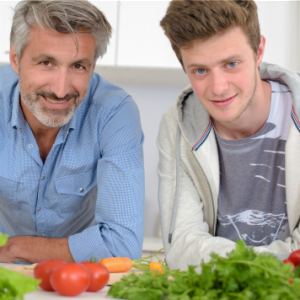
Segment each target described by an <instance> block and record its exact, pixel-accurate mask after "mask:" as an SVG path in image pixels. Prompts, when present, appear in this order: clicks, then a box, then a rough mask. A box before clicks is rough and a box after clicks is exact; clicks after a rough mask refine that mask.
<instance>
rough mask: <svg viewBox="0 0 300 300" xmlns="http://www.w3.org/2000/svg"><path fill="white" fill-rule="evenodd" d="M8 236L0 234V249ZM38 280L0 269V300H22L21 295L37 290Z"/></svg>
mask: <svg viewBox="0 0 300 300" xmlns="http://www.w3.org/2000/svg"><path fill="white" fill-rule="evenodd" d="M7 239H8V234H5V235H4V234H2V233H1V232H0V247H3V246H5V245H6V243H7ZM39 283H40V280H37V279H34V278H30V277H27V276H25V275H22V274H20V273H17V272H15V271H11V270H9V269H5V268H2V267H0V300H23V295H24V294H26V293H30V292H33V291H36V290H38V286H39Z"/></svg>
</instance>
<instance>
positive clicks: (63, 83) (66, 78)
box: [51, 68, 72, 98]
mask: <svg viewBox="0 0 300 300" xmlns="http://www.w3.org/2000/svg"><path fill="white" fill-rule="evenodd" d="M51 81H52V82H51V92H53V93H54V94H55V95H56V96H57V97H58V98H63V97H64V96H66V95H67V94H70V93H72V85H71V74H69V73H68V70H67V69H65V68H61V69H59V70H57V71H56V72H55V73H54V74H53V77H52V80H51Z"/></svg>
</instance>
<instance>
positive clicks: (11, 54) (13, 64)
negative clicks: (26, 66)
mask: <svg viewBox="0 0 300 300" xmlns="http://www.w3.org/2000/svg"><path fill="white" fill-rule="evenodd" d="M9 60H10V65H11V67H12V69H13V70H14V71H15V72H16V73H17V74H19V61H18V57H17V53H16V51H15V48H14V47H13V46H12V45H10V51H9Z"/></svg>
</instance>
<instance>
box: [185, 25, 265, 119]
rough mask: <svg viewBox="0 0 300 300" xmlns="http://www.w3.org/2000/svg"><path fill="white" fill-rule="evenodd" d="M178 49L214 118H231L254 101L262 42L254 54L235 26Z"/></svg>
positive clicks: (194, 86) (196, 87) (201, 100)
mask: <svg viewBox="0 0 300 300" xmlns="http://www.w3.org/2000/svg"><path fill="white" fill-rule="evenodd" d="M180 52H181V55H182V61H183V65H184V69H185V70H186V73H187V75H188V77H189V80H190V82H191V85H192V87H193V90H194V92H195V93H196V95H197V97H198V99H199V101H200V102H201V103H202V105H203V106H204V107H205V109H206V110H207V112H208V113H209V114H210V116H211V117H212V119H213V120H214V121H216V122H221V123H228V122H234V121H236V120H238V119H239V118H240V116H241V115H242V114H243V113H244V112H245V111H246V110H247V109H248V108H249V107H251V106H253V105H255V101H256V97H255V91H256V85H257V77H258V76H259V75H258V66H259V65H260V63H261V61H262V56H263V52H264V42H262V43H261V45H260V49H259V51H258V55H257V56H255V54H254V52H253V50H252V48H251V46H250V44H249V42H248V41H247V38H246V36H245V34H244V32H243V31H242V30H241V28H240V27H234V28H232V29H231V30H229V31H227V32H225V33H224V34H223V35H216V36H213V37H212V38H210V39H208V40H206V41H201V40H200V41H195V42H194V43H193V45H192V46H191V47H190V48H186V49H184V48H181V49H180Z"/></svg>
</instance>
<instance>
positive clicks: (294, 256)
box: [288, 249, 300, 267]
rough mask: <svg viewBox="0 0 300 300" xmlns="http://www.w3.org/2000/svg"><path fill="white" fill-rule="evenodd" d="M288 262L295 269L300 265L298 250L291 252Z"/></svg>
mask: <svg viewBox="0 0 300 300" xmlns="http://www.w3.org/2000/svg"><path fill="white" fill-rule="evenodd" d="M288 260H289V261H291V262H292V263H293V264H294V265H295V266H296V267H297V266H298V265H299V264H300V249H299V250H296V251H294V252H292V253H291V254H290V256H289V258H288Z"/></svg>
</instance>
